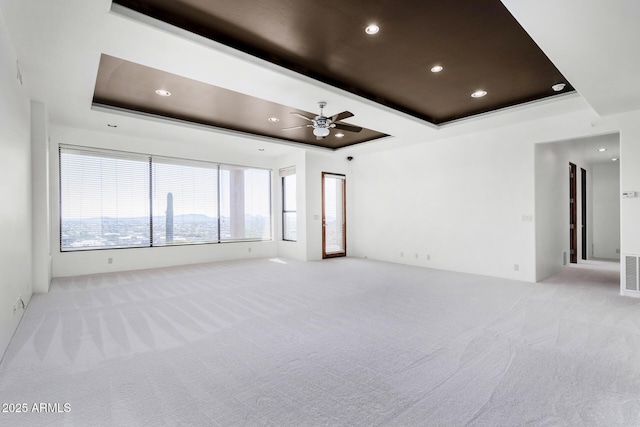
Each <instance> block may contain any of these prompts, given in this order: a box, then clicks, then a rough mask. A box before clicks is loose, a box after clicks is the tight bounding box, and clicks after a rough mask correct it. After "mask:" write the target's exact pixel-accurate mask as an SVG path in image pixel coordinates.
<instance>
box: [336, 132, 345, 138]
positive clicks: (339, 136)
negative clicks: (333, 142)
mask: <svg viewBox="0 0 640 427" xmlns="http://www.w3.org/2000/svg"><path fill="white" fill-rule="evenodd" d="M343 136H344V133H342V132H339V133H336V138H342V137H343Z"/></svg>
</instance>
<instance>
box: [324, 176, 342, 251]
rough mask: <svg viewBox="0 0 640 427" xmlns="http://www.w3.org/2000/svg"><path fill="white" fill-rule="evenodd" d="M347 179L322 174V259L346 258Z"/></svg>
mask: <svg viewBox="0 0 640 427" xmlns="http://www.w3.org/2000/svg"><path fill="white" fill-rule="evenodd" d="M346 205H347V203H346V179H345V176H344V175H340V174H333V173H328V172H322V258H333V257H340V256H346V254H347V233H346V231H347V224H346V208H347V206H346Z"/></svg>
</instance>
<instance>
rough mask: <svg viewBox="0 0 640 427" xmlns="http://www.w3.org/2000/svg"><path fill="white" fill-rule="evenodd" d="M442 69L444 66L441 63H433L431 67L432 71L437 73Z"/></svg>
mask: <svg viewBox="0 0 640 427" xmlns="http://www.w3.org/2000/svg"><path fill="white" fill-rule="evenodd" d="M442 70H444V67H443V66H442V65H434V66H433V67H431V72H432V73H439V72H440V71H442Z"/></svg>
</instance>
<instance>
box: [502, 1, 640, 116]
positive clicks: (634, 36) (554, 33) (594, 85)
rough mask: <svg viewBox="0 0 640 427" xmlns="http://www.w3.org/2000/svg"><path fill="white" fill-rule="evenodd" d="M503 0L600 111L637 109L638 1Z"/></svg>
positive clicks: (639, 70) (639, 94)
mask: <svg viewBox="0 0 640 427" xmlns="http://www.w3.org/2000/svg"><path fill="white" fill-rule="evenodd" d="M501 1H502V3H503V4H504V5H505V6H506V7H507V9H509V11H510V12H511V14H512V15H513V16H514V17H515V18H516V19H517V20H518V22H519V23H520V25H522V26H523V27H524V29H525V30H526V31H527V33H529V35H530V36H531V37H532V38H533V40H534V41H535V42H536V43H537V44H538V46H540V48H541V49H542V50H543V51H544V53H546V54H547V56H548V57H549V59H551V62H553V63H554V64H555V65H556V67H558V69H559V70H560V72H562V74H563V75H564V76H565V77H566V78H567V79H568V80H569V81H570V82H571V84H572V85H573V86H574V87H575V88H576V89H577V91H578V92H579V93H580V95H582V96H583V97H584V98H585V99H586V100H587V101H588V102H589V104H590V105H591V106H592V107H593V109H594V110H595V111H597V112H598V113H599V114H600V115H602V116H606V115H611V114H617V113H624V112H628V111H634V110H638V109H640V84H638V75H640V47H639V46H638V42H640V1H638V0H560V1H559V0H535V1H528V0H501Z"/></svg>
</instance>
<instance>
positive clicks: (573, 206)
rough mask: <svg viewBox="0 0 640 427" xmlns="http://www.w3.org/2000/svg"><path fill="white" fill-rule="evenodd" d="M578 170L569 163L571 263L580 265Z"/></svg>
mask: <svg viewBox="0 0 640 427" xmlns="http://www.w3.org/2000/svg"><path fill="white" fill-rule="evenodd" d="M577 173H578V169H577V167H576V165H575V164H573V163H569V250H570V256H569V262H571V263H572V264H577V263H578V229H577V224H578V203H577V202H578V201H577V200H576V199H577V194H576V193H577V191H576V190H577V181H578V177H577V176H576V175H577Z"/></svg>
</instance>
